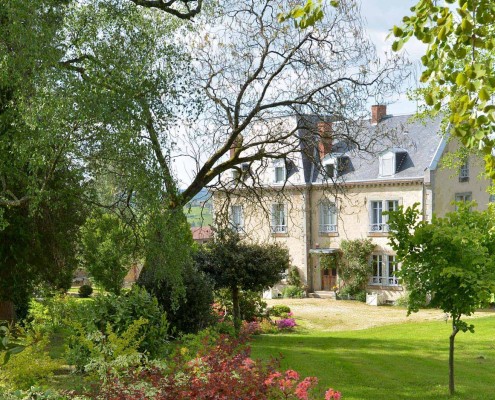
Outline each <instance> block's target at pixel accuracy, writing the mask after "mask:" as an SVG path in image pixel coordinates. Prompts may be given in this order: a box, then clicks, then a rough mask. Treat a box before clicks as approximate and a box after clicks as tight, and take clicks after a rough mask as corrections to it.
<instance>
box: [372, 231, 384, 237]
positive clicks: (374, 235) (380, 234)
mask: <svg viewBox="0 0 495 400" xmlns="http://www.w3.org/2000/svg"><path fill="white" fill-rule="evenodd" d="M388 234H389V232H368V236H369V237H387V236H388Z"/></svg>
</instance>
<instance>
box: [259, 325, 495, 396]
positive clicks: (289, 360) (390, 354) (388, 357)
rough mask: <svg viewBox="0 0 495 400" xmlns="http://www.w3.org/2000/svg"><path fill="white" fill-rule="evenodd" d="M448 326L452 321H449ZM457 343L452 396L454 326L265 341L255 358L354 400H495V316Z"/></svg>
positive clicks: (279, 337)
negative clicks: (276, 360)
mask: <svg viewBox="0 0 495 400" xmlns="http://www.w3.org/2000/svg"><path fill="white" fill-rule="evenodd" d="M449 322H450V321H449ZM471 322H472V323H473V324H474V325H475V333H474V334H472V333H459V334H458V335H457V337H456V353H455V374H456V392H457V394H456V396H454V397H451V396H448V347H449V335H450V329H451V325H450V323H449V324H447V323H445V322H415V323H404V324H400V325H389V326H383V327H379V328H372V329H367V330H360V331H345V332H305V333H300V334H298V333H290V334H278V335H261V336H258V337H256V338H255V339H254V341H253V342H252V357H253V358H261V359H269V358H270V357H279V356H280V354H282V356H283V358H282V359H281V367H282V368H283V369H295V370H297V371H298V372H299V373H300V374H301V375H302V376H316V377H317V378H318V380H319V382H320V385H319V387H318V391H319V394H320V398H322V399H323V393H324V390H325V388H328V387H332V388H334V389H337V390H340V391H342V394H343V398H344V399H345V400H351V399H370V400H374V399H377V400H384V399H422V400H425V399H431V400H434V399H435V400H437V399H495V317H484V318H479V319H475V320H473V321H471Z"/></svg>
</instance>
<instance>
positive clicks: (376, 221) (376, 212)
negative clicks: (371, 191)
mask: <svg viewBox="0 0 495 400" xmlns="http://www.w3.org/2000/svg"><path fill="white" fill-rule="evenodd" d="M398 208H399V200H376V201H371V202H370V232H388V224H387V221H388V217H387V216H386V215H383V212H384V211H397V210H398Z"/></svg>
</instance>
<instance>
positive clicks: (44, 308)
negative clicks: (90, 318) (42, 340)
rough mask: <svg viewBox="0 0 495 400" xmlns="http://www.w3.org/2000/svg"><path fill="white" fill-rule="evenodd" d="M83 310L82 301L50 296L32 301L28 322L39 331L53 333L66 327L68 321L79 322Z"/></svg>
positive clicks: (68, 297)
mask: <svg viewBox="0 0 495 400" xmlns="http://www.w3.org/2000/svg"><path fill="white" fill-rule="evenodd" d="M90 301H91V300H90ZM83 309H84V307H83V305H82V304H81V301H80V300H77V299H75V298H73V297H71V296H67V295H64V294H56V295H48V296H46V297H44V298H43V299H42V300H35V299H32V300H31V302H30V303H29V312H28V315H27V319H26V320H27V321H28V322H29V323H30V324H31V325H33V326H36V329H38V330H43V331H47V332H53V331H55V330H56V329H58V328H61V327H63V326H65V325H66V324H67V321H69V320H72V319H74V320H77V318H78V316H80V315H81V313H82V312H83Z"/></svg>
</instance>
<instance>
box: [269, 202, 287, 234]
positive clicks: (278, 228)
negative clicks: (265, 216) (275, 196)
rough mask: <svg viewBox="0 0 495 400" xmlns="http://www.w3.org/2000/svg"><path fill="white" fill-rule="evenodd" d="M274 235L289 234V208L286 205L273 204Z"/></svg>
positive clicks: (272, 229) (272, 224) (272, 226)
mask: <svg viewBox="0 0 495 400" xmlns="http://www.w3.org/2000/svg"><path fill="white" fill-rule="evenodd" d="M270 227H271V231H272V233H287V207H286V205H285V204H284V203H273V204H272V214H271V225H270Z"/></svg>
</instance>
